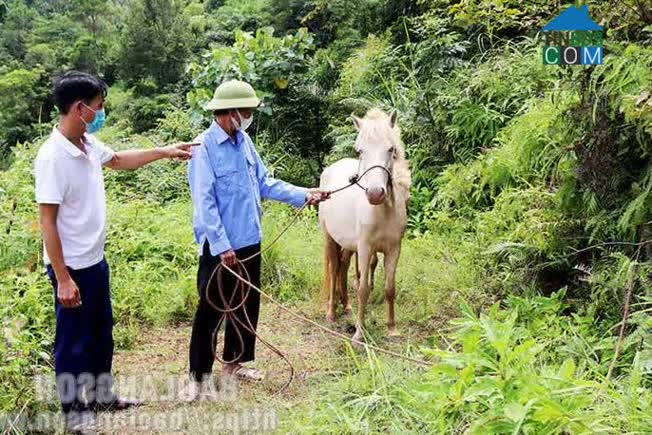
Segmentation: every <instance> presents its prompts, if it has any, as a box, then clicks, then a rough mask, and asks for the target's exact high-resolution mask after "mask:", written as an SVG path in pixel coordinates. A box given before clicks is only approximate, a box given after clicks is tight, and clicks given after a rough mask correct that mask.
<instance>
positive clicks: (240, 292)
mask: <svg viewBox="0 0 652 435" xmlns="http://www.w3.org/2000/svg"><path fill="white" fill-rule="evenodd" d="M375 168H381V169H383V170H385V171H386V172H387V174H388V175H389V177H390V180H391V173H390V172H389V170H388V169H387V168H385V167H384V166H380V165H376V166H371V167H369V168H368V169H367V170H366V171H364V172H363V173H362V174H361V175H360V176H358V175H357V174H356V175H355V176H353V177H351V179H350V183H349V184H347V185H346V186H343V187H340V188H338V189H335V190H331V191H330V194H331V195H332V194H334V193H337V192H341V191H343V190H345V189H348V188H349V187H351V186H354V185H357V186H358V187H360V188H361V189H363V190H366V189H365V188H364V187H363V186H361V185H360V184H359V181H360V180H361V179H362V177H364V176H365V175H366V174H367V173H368V172H369V171H370V170H372V169H375ZM307 206H308V203H307V202H306V203H305V204H304V205H303V206H301V207H300V208H299V209H297V211H296V213H295V215H294V217H293V218H292V220H291V221H290V222H289V223H288V224H287V225H286V226H285V227H284V228H283V229H282V230H281V231H280V232H279V233H278V234H277V235H276V236H275V237H274V238H273V239H272V241H271V242H270V243H269V244H268V245H267V246H266V247H265V248H263V249H261V250H260V251H258V252H256V253H254V254H252V255H250V256H249V257H246V258H244V259H242V260H240V259H236V261H235V265H234V266H233V268H231V267H229V266H227V265H226V264H224V263H222V262H221V261H220V262H219V263H218V264H217V265H216V266H215V268H214V269H213V272H212V273H211V276H210V278H209V280H208V284H207V285H206V301H207V302H208V304H209V305H210V306H211V307H213V309H215V310H216V311H217V312H219V313H221V317H220V320H219V321H218V323H217V327H216V328H215V331H214V332H213V339H212V342H213V343H212V347H211V349H212V350H213V356H214V358H215V359H216V360H218V361H219V362H220V363H222V364H228V363H235V362H238V361H239V360H240V357H241V356H242V355H243V354H244V351H245V349H244V339H243V337H242V332H241V330H240V327H241V328H243V329H244V330H246V331H248V332H249V333H251V334H252V335H254V336H255V337H256V339H258V340H259V341H260V342H261V343H263V345H264V346H265V347H267V348H268V349H270V350H271V351H272V352H274V353H275V354H276V355H278V356H279V357H280V358H281V359H283V360H284V361H285V363H286V364H287V365H288V367H289V369H290V375H289V377H288V380H287V381H286V382H285V383H284V384H283V386H282V387H281V388H279V389H278V390H277V391H276V392H275V393H274V394H279V393H281V392H283V391H284V390H285V389H286V388H287V387H288V386H289V385H290V384H291V383H292V381H293V380H294V373H295V369H294V366H293V365H292V363H291V362H290V360H289V359H288V357H287V356H286V355H285V354H284V353H283V352H282V351H281V350H280V349H278V348H277V347H276V346H274V345H272V344H271V343H270V342H268V341H267V340H265V339H264V338H262V337H261V336H260V335H259V334H258V333H257V332H256V328H254V327H253V324H252V322H251V320H250V319H249V316H248V314H247V311H246V310H245V309H243V306H244V304H245V303H246V301H247V297H248V295H249V292H250V291H251V289H252V288H253V289H254V290H256V291H257V292H258V293H259V294H260V295H261V296H264V297H265V298H266V299H267V300H269V301H270V302H272V303H273V304H274V305H276V306H278V307H279V308H281V309H282V310H283V311H285V312H287V313H289V314H291V315H292V316H293V317H295V318H296V319H298V320H300V321H302V322H304V323H308V324H310V325H313V326H315V327H317V328H319V329H320V330H322V331H324V332H327V333H328V334H330V335H332V336H334V337H337V338H340V339H342V340H345V341H347V342H349V343H353V344H355V345H360V346H363V347H364V348H365V349H366V350H374V351H376V352H379V353H382V354H385V355H389V356H392V357H395V358H399V359H403V360H405V361H409V362H412V363H414V364H418V365H423V366H429V365H430V364H429V363H428V362H427V361H423V360H419V359H416V358H411V357H409V356H406V355H403V354H400V353H398V352H393V351H391V350H387V349H383V348H380V347H377V346H374V345H371V344H367V343H365V342H360V341H357V340H353V339H352V338H351V337H349V336H347V335H344V334H342V333H340V332H337V331H335V330H333V329H330V328H328V327H326V326H323V325H321V324H320V323H317V322H315V321H314V320H312V319H309V318H308V317H306V316H304V315H302V314H299V313H296V312H295V311H293V310H291V309H289V308H287V307H286V306H285V305H283V304H282V303H281V302H279V301H277V300H276V299H274V298H273V297H272V296H270V295H268V294H267V293H265V292H264V291H263V290H261V289H260V288H259V287H257V286H256V285H254V284H253V283H252V282H251V277H250V275H249V272H248V271H247V269H246V268H245V267H244V263H246V262H247V261H249V260H252V259H254V258H256V257H257V256H259V255H262V254H263V253H264V252H265V251H267V250H269V249H271V248H272V246H274V244H276V243H277V242H278V241H279V240H280V238H281V237H283V235H284V234H285V233H286V232H288V230H289V229H290V228H292V226H293V225H294V224H295V223H296V221H297V220H298V219H299V216H300V215H301V213H302V212H303V210H304V209H305V208H306V207H307ZM224 269H226V270H228V271H229V272H230V273H231V274H233V276H234V277H235V278H236V280H237V282H236V284H235V288H234V289H233V292H232V294H231V297H230V299H229V300H227V298H226V296H225V292H224V284H223V280H222V277H223V274H224ZM213 280H216V284H217V293H218V296H219V298H220V301H221V303H222V307H220V306H219V305H218V304H217V303H215V302H214V301H213V300H212V299H211V294H210V291H209V289H210V288H211V285H210V283H211V282H213ZM238 296H239V297H238ZM234 302H235V303H236V305H233V304H234ZM240 309H242V312H243V313H244V318H245V320H244V321H242V320H241V319H239V318H238V317H237V316H236V315H235V313H236V311H237V310H240ZM227 320H228V321H230V322H231V323H232V324H233V326H234V329H235V331H236V333H237V335H238V341H239V342H240V348H241V350H240V353H239V354H238V355H237V356H236V357H234V358H233V359H232V360H229V361H224V360H222V359H221V358H220V357H219V356H218V355H217V352H216V347H217V335H218V333H219V330H220V327H221V325H222V323H224V322H225V321H227Z"/></svg>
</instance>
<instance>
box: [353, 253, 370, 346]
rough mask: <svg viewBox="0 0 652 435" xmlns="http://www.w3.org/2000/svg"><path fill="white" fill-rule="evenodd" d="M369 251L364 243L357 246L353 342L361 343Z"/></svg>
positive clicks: (367, 286)
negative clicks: (356, 289)
mask: <svg viewBox="0 0 652 435" xmlns="http://www.w3.org/2000/svg"><path fill="white" fill-rule="evenodd" d="M371 255H372V254H371V250H370V249H369V246H366V245H365V244H364V243H360V244H359V245H358V263H359V265H360V279H358V316H357V319H356V325H355V334H354V335H353V341H354V344H355V342H356V341H357V342H361V341H362V340H363V328H364V315H365V307H366V306H367V300H368V299H369V292H370V289H369V262H370V259H371Z"/></svg>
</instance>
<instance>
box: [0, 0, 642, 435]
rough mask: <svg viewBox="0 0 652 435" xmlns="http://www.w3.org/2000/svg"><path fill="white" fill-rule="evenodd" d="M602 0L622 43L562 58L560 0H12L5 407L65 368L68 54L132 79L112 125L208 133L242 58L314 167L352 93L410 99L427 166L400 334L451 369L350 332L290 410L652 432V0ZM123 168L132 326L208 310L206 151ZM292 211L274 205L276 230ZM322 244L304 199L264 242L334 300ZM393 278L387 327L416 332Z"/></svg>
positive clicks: (259, 120) (117, 262) (1, 243)
mask: <svg viewBox="0 0 652 435" xmlns="http://www.w3.org/2000/svg"><path fill="white" fill-rule="evenodd" d="M544 3H545V2H544ZM585 3H586V4H588V6H589V8H590V11H591V15H592V16H593V18H594V19H595V21H596V22H598V23H600V24H601V25H603V26H604V27H605V53H606V55H605V64H604V65H602V66H596V67H590V68H584V67H556V66H544V65H543V62H542V58H541V46H542V41H541V39H540V37H539V35H538V30H539V29H540V28H541V27H542V26H543V25H544V24H545V23H547V22H548V21H549V20H550V19H551V18H552V17H554V16H555V15H556V14H557V13H558V12H559V11H560V10H561V9H560V7H558V5H557V3H555V2H547V3H546V4H545V5H543V3H541V2H534V1H531V2H521V1H507V0H505V1H493V0H461V1H460V0H418V1H408V0H355V1H344V0H329V1H326V0H284V1H271V0H251V1H232V0H225V1H213V0H207V1H198V0H194V1H189V0H185V1H177V0H174V1H173V0H166V1H163V0H156V1H149V0H129V1H117V0H114V1H109V2H96V1H89V0H76V1H73V2H63V1H48V2H46V1H31V2H24V1H19V0H0V162H2V165H1V166H2V167H3V168H5V170H3V171H1V172H0V311H1V312H2V313H1V316H0V319H1V321H2V328H3V334H4V335H3V337H4V339H2V340H0V360H1V361H2V364H0V411H8V410H15V409H21V408H22V407H23V406H25V409H26V412H35V411H37V410H38V409H40V408H39V407H41V406H42V405H41V404H38V403H35V402H34V400H33V399H34V398H33V396H32V395H33V392H32V390H31V384H30V376H31V375H32V374H34V373H41V372H48V370H49V368H48V367H49V364H50V363H51V362H50V356H49V351H50V349H51V346H52V340H53V333H52V331H53V312H52V311H53V310H52V304H53V300H52V289H51V288H50V286H49V284H48V282H47V279H46V277H45V276H44V275H43V273H42V268H41V266H40V263H41V258H40V250H39V247H40V242H39V234H38V226H37V223H36V206H35V204H34V203H33V193H32V192H33V184H32V179H31V165H32V161H33V158H34V156H35V153H36V150H37V147H38V144H39V143H40V140H41V139H42V137H43V136H44V135H46V134H47V133H48V131H49V129H50V128H51V124H52V122H53V120H54V118H55V113H54V112H53V107H52V104H51V101H50V99H49V96H48V86H49V82H50V79H51V76H52V75H54V74H56V73H58V72H60V71H63V70H65V69H68V68H80V69H85V70H90V71H94V72H97V73H98V74H101V75H102V76H103V77H104V78H105V80H106V81H107V82H108V83H109V85H110V86H111V89H110V92H109V100H108V107H109V111H108V112H109V121H110V124H109V126H108V127H107V128H105V130H103V131H102V134H101V137H102V138H103V139H104V140H105V141H106V142H107V143H109V144H111V145H113V146H115V147H116V148H129V147H134V146H154V144H160V143H163V142H169V141H177V140H178V141H181V140H190V139H192V138H193V137H194V136H195V135H196V134H197V133H199V132H200V131H201V129H203V128H205V126H206V125H207V121H208V120H207V118H206V115H205V114H203V113H202V112H201V111H200V110H198V108H199V107H200V105H201V103H202V102H204V101H205V100H207V99H208V98H210V95H211V93H212V90H213V89H214V87H215V86H216V85H217V84H218V83H219V82H220V81H222V80H223V79H225V78H231V77H237V78H243V79H246V80H248V81H250V82H251V83H252V84H254V85H255V86H256V88H258V89H259V90H260V93H261V95H263V96H264V99H265V101H266V107H265V108H264V109H262V110H260V111H259V112H258V113H257V115H256V120H255V124H254V126H253V128H252V131H253V133H252V135H253V136H254V140H255V141H256V144H257V146H258V148H259V149H260V151H261V154H262V156H263V157H264V159H265V160H266V161H267V162H268V164H269V166H270V168H271V169H272V171H273V172H274V173H275V175H277V176H279V177H281V178H284V179H287V180H289V181H292V182H295V183H298V184H303V185H314V184H315V183H316V182H317V180H318V176H319V174H320V172H321V170H322V169H323V168H324V166H325V165H327V164H329V163H330V162H332V161H334V160H337V159H339V158H341V157H343V156H349V155H351V154H352V143H353V138H354V137H355V130H354V128H353V126H352V124H351V122H350V120H349V118H348V117H349V115H350V114H351V113H352V112H354V113H356V114H359V115H362V114H364V112H365V110H367V109H368V108H370V107H373V106H380V107H382V108H385V109H387V110H389V109H392V108H394V109H397V110H398V113H399V122H400V125H401V128H402V133H403V140H404V142H405V144H406V148H407V151H408V158H409V159H410V161H411V167H412V173H413V180H414V184H413V188H412V192H411V200H410V206H409V211H410V214H409V234H408V236H407V238H406V240H405V242H404V250H403V254H402V259H401V263H400V265H399V270H398V286H397V287H398V296H397V297H398V299H397V304H398V308H397V313H398V316H399V322H400V326H401V328H403V329H405V330H408V331H409V333H408V337H409V338H410V339H409V340H407V339H406V340H405V341H404V342H400V345H399V346H400V350H401V351H406V349H407V348H409V349H410V351H411V352H413V353H421V354H422V356H423V357H424V358H428V359H429V360H431V361H432V367H431V368H427V369H425V370H422V369H418V368H414V367H411V366H408V365H406V363H404V362H400V361H394V360H390V359H388V358H386V357H380V356H375V355H360V354H355V353H351V352H346V351H343V352H342V359H343V360H344V362H343V368H342V367H338V368H337V369H338V371H333V372H330V373H328V374H326V375H323V376H321V377H318V378H317V379H316V380H315V381H314V382H313V383H311V384H310V391H309V392H308V393H306V394H307V395H308V397H309V400H305V401H302V402H301V403H299V404H298V405H297V406H292V407H288V409H285V410H283V412H281V413H280V415H279V416H280V419H281V425H282V428H283V429H286V430H290V431H301V430H303V431H306V432H321V431H326V432H328V431H330V432H333V431H342V430H344V431H349V432H358V431H370V432H386V431H405V430H408V431H411V432H426V431H429V432H441V433H450V432H465V431H468V432H469V433H594V432H607V433H647V432H651V431H652V392H651V389H650V388H651V386H652V320H651V319H650V316H649V313H650V311H651V310H652V308H651V304H652V285H651V283H650V276H651V275H650V274H651V273H652V270H651V266H650V260H651V259H652V246H651V245H650V241H651V239H650V237H652V228H651V227H650V222H651V221H652V175H651V166H650V165H651V164H652V161H651V160H650V155H651V149H650V146H651V144H652V49H651V48H650V47H651V43H652V7H650V5H649V3H648V2H644V1H636V0H622V1H619V2H608V1H601V0H591V1H587V2H585ZM106 180H107V191H108V200H109V219H110V228H109V230H110V234H109V243H108V246H107V257H108V258H109V260H110V263H111V266H112V276H113V291H114V294H113V300H114V309H115V314H116V321H117V324H116V331H115V332H116V339H117V344H118V346H119V347H120V348H121V349H127V348H129V347H131V346H133V345H134V343H135V339H136V337H137V336H138V335H139V334H140V333H141V331H142V329H143V328H148V327H165V326H168V325H173V324H176V322H185V321H187V320H188V319H189V318H190V317H191V315H192V312H193V307H194V303H195V299H196V293H195V292H196V290H195V288H194V274H195V267H196V247H195V246H194V245H193V243H192V233H191V228H190V226H191V223H190V222H191V206H190V203H189V194H188V188H187V185H186V184H187V183H186V181H185V165H183V164H178V163H172V162H164V163H157V164H155V165H152V166H150V167H147V168H146V169H143V170H141V171H137V172H126V173H117V172H107V174H106ZM291 216H292V215H291V211H290V210H289V209H288V208H286V207H282V206H268V207H267V210H266V218H265V233H266V234H267V235H268V239H269V236H271V235H273V234H276V232H277V231H278V230H280V229H281V228H282V227H283V226H284V225H285V224H286V223H287V222H289V220H290V218H291ZM321 243H322V242H321V236H320V234H319V232H318V225H317V220H316V213H315V212H314V211H312V210H310V211H306V212H305V214H304V216H302V218H301V219H300V221H299V223H298V225H297V226H296V227H294V228H293V229H292V230H291V231H290V232H289V233H288V235H287V236H286V237H285V238H284V239H283V240H282V241H281V243H280V244H279V245H277V246H275V247H274V248H273V249H272V250H271V251H270V252H269V253H268V254H267V255H266V256H265V257H264V281H265V285H266V288H268V289H269V290H270V292H271V293H272V294H274V295H275V296H277V297H279V298H280V299H281V300H282V301H284V302H286V303H288V304H290V305H295V306H305V305H306V304H311V305H312V306H315V307H316V306H317V304H318V303H319V298H320V296H319V288H320V286H321V261H322V259H321V255H322V252H321ZM381 281H382V280H381V279H378V280H377V284H376V287H377V291H376V292H374V293H373V296H372V300H373V301H374V306H373V307H372V311H373V313H372V315H371V321H370V327H369V333H370V339H371V340H374V341H376V342H377V343H379V344H380V345H383V346H384V345H387V346H394V347H396V345H397V343H396V341H391V342H390V341H389V340H386V339H385V337H384V329H383V325H382V323H383V321H384V320H383V307H382V292H380V291H378V290H379V289H380V288H381V285H382V282H381ZM626 300H628V302H629V318H628V319H627V320H626V323H625V324H624V328H623V329H622V332H623V337H622V342H621V341H620V340H619V332H620V331H621V327H622V326H623V305H624V304H625V301H626ZM306 328H307V327H306ZM413 338H414V339H413ZM339 369H341V370H339ZM259 400H261V401H262V400H264V398H259Z"/></svg>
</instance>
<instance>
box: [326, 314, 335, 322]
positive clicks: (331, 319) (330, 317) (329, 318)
mask: <svg viewBox="0 0 652 435" xmlns="http://www.w3.org/2000/svg"><path fill="white" fill-rule="evenodd" d="M326 321H328V323H330V324H331V325H332V324H334V323H336V322H337V317H336V316H335V314H328V315H326Z"/></svg>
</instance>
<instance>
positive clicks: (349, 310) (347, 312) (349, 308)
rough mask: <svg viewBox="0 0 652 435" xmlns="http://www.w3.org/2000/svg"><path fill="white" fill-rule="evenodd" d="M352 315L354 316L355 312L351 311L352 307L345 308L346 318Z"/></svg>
mask: <svg viewBox="0 0 652 435" xmlns="http://www.w3.org/2000/svg"><path fill="white" fill-rule="evenodd" d="M351 314H353V310H351V307H346V308H344V315H345V316H346V317H350V316H351Z"/></svg>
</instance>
